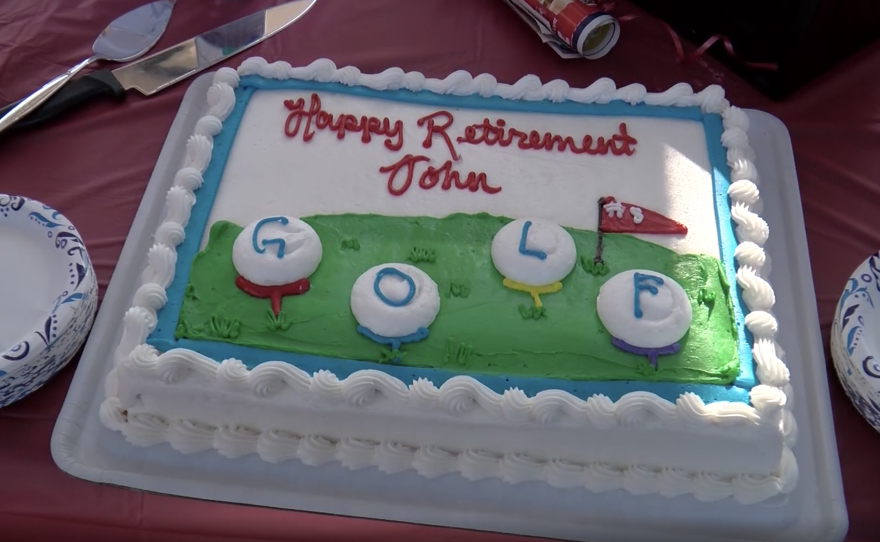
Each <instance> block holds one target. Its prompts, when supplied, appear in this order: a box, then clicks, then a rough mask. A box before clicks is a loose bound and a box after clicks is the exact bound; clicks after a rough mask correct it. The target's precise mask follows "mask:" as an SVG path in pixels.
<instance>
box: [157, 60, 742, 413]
mask: <svg viewBox="0 0 880 542" xmlns="http://www.w3.org/2000/svg"><path fill="white" fill-rule="evenodd" d="M281 89H295V90H316V91H317V90H320V91H324V92H336V93H343V94H350V95H354V96H361V97H365V98H376V99H382V100H393V101H400V102H408V103H418V104H422V105H436V106H439V107H451V108H464V109H486V110H496V111H521V112H537V113H556V114H567V115H595V116H639V117H661V118H674V119H681V120H692V121H696V122H701V123H702V125H703V129H704V132H705V134H706V146H707V150H708V155H709V164H710V167H711V168H712V182H713V187H714V190H713V192H714V195H715V198H714V199H715V201H714V203H715V217H716V226H717V231H718V239H719V246H720V255H721V262H722V265H723V267H724V269H725V271H726V274H727V279H728V281H729V282H730V284H731V285H732V286H734V287H735V290H736V292H737V295H735V296H734V298H733V305H734V315H735V322H736V328H737V333H738V337H739V343H738V352H739V356H740V373H739V375H738V377H737V378H736V380H735V381H734V383H733V384H732V385H727V386H720V385H710V384H682V383H676V382H644V381H570V380H561V379H553V378H532V377H505V376H496V375H470V376H472V377H473V378H475V379H477V380H478V381H480V382H481V383H483V384H484V385H486V386H487V387H489V388H490V389H492V390H493V391H495V392H497V393H502V392H503V391H504V390H506V389H508V388H512V387H517V388H520V389H521V390H523V391H524V392H525V393H526V394H528V395H530V396H532V395H534V394H536V393H538V392H540V391H543V390H547V389H559V390H563V391H566V392H569V393H571V394H572V395H575V396H577V397H582V398H586V397H589V396H591V395H594V394H603V395H606V396H608V397H609V398H610V399H611V400H614V401H616V400H617V399H619V398H620V397H621V396H622V395H625V394H626V393H629V392H633V391H645V392H650V393H654V394H656V395H658V396H660V397H662V398H664V399H666V400H668V401H672V402H674V401H675V400H676V398H677V397H678V396H679V395H681V394H682V393H685V392H692V393H695V394H697V395H698V396H700V397H701V398H702V399H703V401H704V402H706V403H711V402H715V401H736V402H746V403H747V402H748V401H749V390H750V389H751V388H752V387H754V386H755V385H756V383H757V382H756V380H755V368H754V362H753V361H752V356H751V348H750V344H751V337H750V336H749V335H748V331H747V330H746V329H745V326H744V324H743V317H744V313H743V309H742V307H743V303H742V299H741V292H740V289H739V288H738V287H736V286H735V285H736V267H735V263H734V259H733V252H734V249H735V248H736V239H735V237H734V233H733V224H732V222H731V219H730V206H729V203H728V196H727V189H728V186H729V185H730V176H729V168H728V167H727V154H726V150H725V148H724V147H723V145H722V144H721V133H722V131H723V126H722V122H721V117H720V115H717V114H704V113H703V112H702V111H701V110H700V108H699V107H665V106H652V105H645V104H638V105H631V104H628V103H625V102H621V101H615V102H611V103H609V104H580V103H576V102H561V103H555V102H548V101H525V100H505V99H503V98H499V97H482V96H451V95H443V94H435V93H432V92H429V91H420V92H412V91H408V90H392V91H375V90H372V89H369V88H366V87H360V86H346V85H342V84H338V83H317V82H313V81H299V80H295V79H289V80H284V81H277V80H271V79H264V78H262V77H258V76H246V77H242V78H241V81H240V83H239V86H238V88H236V89H235V106H234V108H233V110H232V112H231V113H230V114H229V116H228V117H227V118H226V120H225V121H224V125H223V130H222V131H221V132H220V133H219V134H218V135H217V136H216V137H215V138H214V146H213V151H212V154H211V161H210V163H209V165H208V167H207V169H206V170H205V173H204V175H203V179H204V182H203V185H202V187H201V188H200V189H199V190H198V192H197V197H196V203H195V205H194V206H193V208H192V212H191V216H190V220H189V222H188V224H187V227H186V238H185V240H184V242H183V243H182V244H181V245H180V246H178V247H177V254H178V256H177V264H176V267H175V273H174V280H173V282H172V283H171V285H170V286H169V287H168V288H167V290H166V291H167V297H168V303H167V304H166V305H165V307H163V308H162V309H161V310H160V311H159V313H158V323H157V325H156V328H155V329H154V330H153V332H152V333H151V334H150V336H149V338H148V339H147V343H148V344H151V345H153V346H154V347H156V348H157V349H158V350H159V351H162V352H164V351H168V350H170V349H173V348H188V349H191V350H195V351H198V352H200V353H202V354H204V355H206V356H209V357H211V358H213V359H218V360H219V359H227V358H237V359H240V360H242V361H243V362H244V363H245V364H246V365H247V366H248V367H254V366H256V365H258V364H260V363H263V362H266V361H283V362H287V363H290V364H293V365H296V366H297V367H299V368H300V369H302V370H304V371H306V372H308V373H314V372H317V371H318V370H321V369H327V368H329V367H332V370H333V372H334V373H335V374H336V376H337V377H338V378H340V379H344V378H346V377H348V376H349V375H350V374H351V373H354V372H356V371H359V370H364V369H376V370H379V371H383V372H385V373H388V374H389V375H391V376H394V377H396V378H398V379H400V380H402V381H404V382H411V381H413V380H415V379H418V378H427V379H429V380H431V381H432V382H433V383H434V385H436V386H440V385H441V384H442V383H443V382H445V381H446V380H448V379H449V378H452V377H453V376H457V375H458V374H459V373H454V372H450V371H444V370H440V369H422V368H414V367H405V366H395V365H388V364H379V363H373V362H365V361H354V360H343V359H336V358H328V357H322V356H311V355H303V354H295V353H290V352H280V351H272V350H264V349H260V348H253V347H247V346H238V345H233V344H230V343H225V342H214V341H194V340H189V339H181V340H175V339H174V330H175V328H176V326H177V320H178V315H179V313H180V306H181V302H182V299H183V292H184V288H185V286H186V284H187V283H188V282H189V271H190V264H191V261H192V258H193V257H194V256H195V255H196V253H197V252H198V250H199V245H200V243H201V239H202V237H203V235H204V233H205V228H206V227H207V221H208V216H209V214H210V212H211V208H212V207H213V204H214V198H215V197H216V194H217V190H218V189H219V186H220V180H221V178H222V176H223V170H224V168H225V166H226V161H227V159H228V157H229V152H230V150H231V148H232V144H233V141H234V139H235V134H236V132H237V131H238V127H239V125H240V123H241V119H242V117H243V115H244V112H245V109H246V107H247V104H248V102H249V101H250V98H251V96H252V95H253V93H254V92H256V91H258V90H281Z"/></svg>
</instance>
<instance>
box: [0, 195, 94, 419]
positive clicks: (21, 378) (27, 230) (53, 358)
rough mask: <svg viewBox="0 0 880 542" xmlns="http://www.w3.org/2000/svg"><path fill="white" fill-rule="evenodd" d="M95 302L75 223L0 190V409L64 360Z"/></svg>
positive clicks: (84, 327) (77, 342) (72, 350)
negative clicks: (1, 192)
mask: <svg viewBox="0 0 880 542" xmlns="http://www.w3.org/2000/svg"><path fill="white" fill-rule="evenodd" d="M97 305H98V288H97V283H96V281H95V275H94V272H93V271H92V264H91V262H90V261H89V257H88V254H86V249H85V246H84V245H83V242H82V238H81V237H80V235H79V233H78V232H77V231H76V228H74V227H73V225H72V224H71V223H70V222H69V221H68V220H67V219H66V218H64V217H63V216H62V215H61V213H59V212H58V211H55V210H54V209H51V208H50V207H47V206H45V205H43V204H42V203H39V202H37V201H34V200H31V199H28V198H24V197H21V196H7V195H4V194H0V407H3V406H6V405H8V404H10V403H13V402H15V401H17V400H19V399H21V398H22V397H24V396H25V395H27V394H29V393H30V392H32V391H34V390H35V389H37V388H39V387H40V386H42V385H43V384H44V383H45V382H46V381H47V380H48V379H49V378H50V377H51V376H52V375H54V374H55V373H56V372H58V370H59V369H61V368H62V367H64V365H66V364H67V362H68V361H70V359H71V358H72V357H73V356H74V354H76V352H77V350H79V348H80V346H82V344H83V342H84V341H85V339H86V336H87V335H88V332H89V329H90V328H91V326H92V322H93V320H94V318H95V309H96V308H97Z"/></svg>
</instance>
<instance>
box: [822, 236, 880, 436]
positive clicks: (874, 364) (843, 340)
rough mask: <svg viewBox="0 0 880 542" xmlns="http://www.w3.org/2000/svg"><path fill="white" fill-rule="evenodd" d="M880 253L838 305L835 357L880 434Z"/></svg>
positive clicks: (861, 409)
mask: <svg viewBox="0 0 880 542" xmlns="http://www.w3.org/2000/svg"><path fill="white" fill-rule="evenodd" d="M878 304H880V252H877V253H875V254H872V255H871V257H870V258H868V259H867V260H865V261H864V262H862V265H860V266H859V267H857V268H856V270H855V271H853V274H852V276H850V278H849V280H847V282H846V288H845V289H844V291H843V294H841V296H840V301H839V302H838V303H837V310H836V311H835V313H834V323H833V325H832V327H831V358H832V359H833V360H834V368H835V369H836V370H837V377H838V378H839V379H840V383H841V384H843V389H845V390H846V394H847V395H848V396H849V398H850V400H851V401H852V402H853V404H854V405H855V406H856V409H857V410H858V411H859V413H860V414H861V415H862V416H863V417H864V418H865V419H866V420H868V423H870V424H871V425H872V426H873V427H874V429H876V430H878V431H880V337H878V336H877V333H878V332H880V306H878Z"/></svg>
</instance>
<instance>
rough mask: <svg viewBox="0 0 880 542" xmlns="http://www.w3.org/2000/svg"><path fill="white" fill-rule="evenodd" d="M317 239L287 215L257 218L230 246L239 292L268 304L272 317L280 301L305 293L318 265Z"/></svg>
mask: <svg viewBox="0 0 880 542" xmlns="http://www.w3.org/2000/svg"><path fill="white" fill-rule="evenodd" d="M322 254H323V250H322V246H321V239H320V238H319V237H318V234H317V233H316V232H315V230H314V229H312V227H311V226H309V225H308V224H306V223H305V222H303V221H302V220H299V219H298V218H293V217H289V216H270V217H266V218H261V219H260V220H257V221H255V222H253V223H251V224H249V225H248V226H247V227H246V228H244V229H243V230H242V232H241V233H240V234H239V235H238V237H236V239H235V242H234V243H233V245H232V264H233V265H234V266H235V270H236V271H238V273H239V277H237V278H236V279H235V284H236V286H238V288H239V289H240V290H242V291H243V292H245V293H247V294H249V295H251V296H254V297H259V298H268V299H269V300H270V301H271V305H272V312H274V313H275V316H278V313H279V312H280V311H281V299H282V298H283V297H285V296H289V295H299V294H303V293H305V292H307V291H308V289H309V286H310V285H309V281H308V277H309V276H311V275H312V273H314V272H315V270H316V269H317V268H318V265H320V264H321V257H322Z"/></svg>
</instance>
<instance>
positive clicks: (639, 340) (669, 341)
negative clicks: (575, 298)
mask: <svg viewBox="0 0 880 542" xmlns="http://www.w3.org/2000/svg"><path fill="white" fill-rule="evenodd" d="M596 311H597V312H598V314H599V319H600V320H601V321H602V324H603V325H604V326H605V329H607V330H608V332H609V333H611V336H612V337H614V338H615V339H619V340H621V341H624V342H626V343H627V344H628V345H630V346H634V347H637V348H645V349H655V348H663V347H667V346H670V345H673V344H675V343H677V342H678V341H679V340H681V338H682V337H684V336H685V334H686V333H687V332H688V329H689V328H690V326H691V318H692V312H691V303H690V300H689V299H688V296H687V294H686V293H685V291H684V289H683V288H682V287H681V286H680V285H679V284H678V283H677V282H675V280H673V279H671V278H669V277H667V276H666V275H663V274H661V273H657V272H656V271H647V270H644V269H630V270H628V271H624V272H623V273H619V274H617V275H614V276H613V277H611V278H610V279H608V281H607V282H606V283H605V284H603V285H602V287H601V288H600V289H599V295H598V296H597V298H596Z"/></svg>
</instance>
